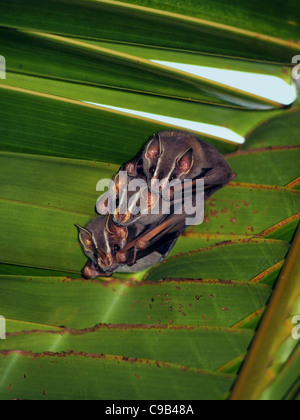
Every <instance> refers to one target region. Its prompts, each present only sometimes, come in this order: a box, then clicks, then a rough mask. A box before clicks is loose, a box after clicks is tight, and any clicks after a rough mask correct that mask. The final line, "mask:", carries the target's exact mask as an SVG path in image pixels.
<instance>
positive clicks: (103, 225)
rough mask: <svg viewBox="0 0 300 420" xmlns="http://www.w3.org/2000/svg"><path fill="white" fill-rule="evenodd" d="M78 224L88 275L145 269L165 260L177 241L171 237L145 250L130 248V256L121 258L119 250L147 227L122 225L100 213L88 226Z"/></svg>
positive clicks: (88, 277)
mask: <svg viewBox="0 0 300 420" xmlns="http://www.w3.org/2000/svg"><path fill="white" fill-rule="evenodd" d="M76 226H77V228H78V231H79V239H80V243H81V245H82V248H83V251H84V253H85V254H86V256H87V257H88V259H89V261H88V262H87V264H86V265H85V267H84V268H83V270H82V274H83V276H84V277H85V278H86V279H92V278H95V277H110V276H111V275H112V274H113V273H114V272H115V271H118V272H121V273H122V272H123V273H134V272H138V271H142V270H145V269H147V268H149V267H151V266H153V265H155V264H157V263H158V262H160V261H162V260H163V258H164V257H165V256H166V255H167V254H168V253H169V252H170V250H171V249H172V247H173V246H174V245H175V243H174V242H173V241H172V240H171V238H169V241H166V243H165V242H163V243H161V245H160V246H158V247H156V248H155V249H154V248H153V249H151V248H150V247H149V248H148V249H147V250H146V251H144V252H141V253H138V252H137V251H136V252H135V251H132V250H129V251H128V252H127V253H126V258H124V254H123V258H118V257H117V255H118V251H120V250H121V249H122V248H123V247H124V246H125V245H126V241H127V240H130V241H132V240H133V238H135V237H136V236H138V234H139V233H140V231H141V229H144V227H142V228H141V227H139V226H132V227H129V228H124V227H120V226H118V225H116V224H114V223H113V222H112V220H111V218H110V217H105V216H98V217H97V218H95V219H93V220H92V221H91V222H90V223H89V224H88V225H87V226H86V227H82V226H79V225H76Z"/></svg>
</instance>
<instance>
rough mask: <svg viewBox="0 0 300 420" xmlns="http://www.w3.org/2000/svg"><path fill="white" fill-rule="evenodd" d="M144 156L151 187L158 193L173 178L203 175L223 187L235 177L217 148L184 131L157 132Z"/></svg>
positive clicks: (206, 180) (144, 166) (191, 177)
mask: <svg viewBox="0 0 300 420" xmlns="http://www.w3.org/2000/svg"><path fill="white" fill-rule="evenodd" d="M142 156H143V168H144V173H145V176H146V178H147V182H148V185H149V188H151V189H152V191H154V192H155V193H161V192H162V191H163V190H164V189H165V188H166V185H167V183H168V182H171V181H173V180H174V179H179V180H180V181H183V180H184V179H194V178H199V177H201V178H204V179H205V182H207V183H208V184H210V185H213V184H214V185H219V186H223V185H226V184H227V183H228V182H229V180H230V179H231V176H232V173H231V169H230V168H229V166H228V164H227V163H226V161H225V159H224V158H223V156H222V155H221V154H220V153H219V152H218V150H217V149H215V148H214V147H213V146H211V145H210V144H208V143H205V142H204V141H203V140H201V139H200V138H198V137H196V136H195V135H193V134H191V133H188V132H184V131H163V132H161V133H158V134H155V135H154V136H153V138H151V139H150V140H149V141H148V143H147V144H146V146H145V148H144V151H143V155H142ZM153 182H154V183H153ZM151 183H153V184H152V186H151Z"/></svg>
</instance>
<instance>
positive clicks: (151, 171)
mask: <svg viewBox="0 0 300 420" xmlns="http://www.w3.org/2000/svg"><path fill="white" fill-rule="evenodd" d="M155 169H156V168H155V166H151V168H150V169H149V172H150V174H151V175H154V172H155Z"/></svg>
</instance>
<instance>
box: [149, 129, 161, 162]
mask: <svg viewBox="0 0 300 420" xmlns="http://www.w3.org/2000/svg"><path fill="white" fill-rule="evenodd" d="M160 155H161V141H160V137H159V135H158V134H155V135H154V137H153V139H152V140H150V142H149V143H148V146H147V149H146V153H145V156H146V158H147V159H149V160H152V159H157V158H158V157H159V156H160Z"/></svg>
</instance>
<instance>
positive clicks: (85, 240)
mask: <svg viewBox="0 0 300 420" xmlns="http://www.w3.org/2000/svg"><path fill="white" fill-rule="evenodd" d="M75 226H76V227H77V229H78V231H79V239H80V242H81V243H82V246H83V248H84V250H85V251H86V252H94V251H95V245H94V242H93V238H92V235H91V234H90V232H89V231H88V230H86V229H85V228H83V227H82V226H79V225H75Z"/></svg>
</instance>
